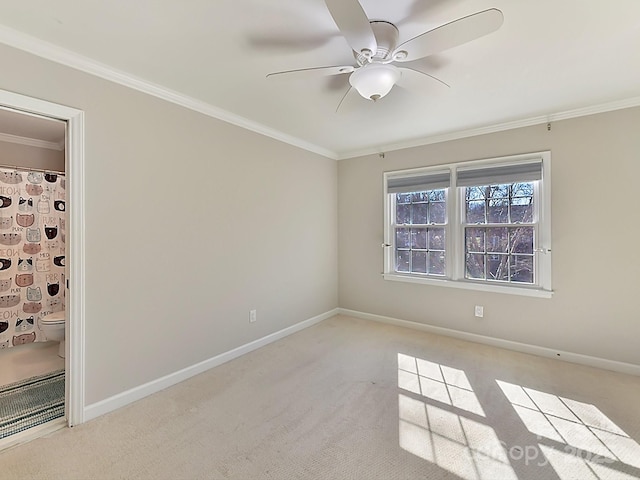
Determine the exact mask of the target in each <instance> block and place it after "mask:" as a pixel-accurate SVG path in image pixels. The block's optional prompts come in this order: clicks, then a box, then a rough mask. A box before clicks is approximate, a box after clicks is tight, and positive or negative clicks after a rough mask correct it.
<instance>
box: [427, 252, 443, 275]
mask: <svg viewBox="0 0 640 480" xmlns="http://www.w3.org/2000/svg"><path fill="white" fill-rule="evenodd" d="M429 273H430V274H432V275H444V252H429Z"/></svg>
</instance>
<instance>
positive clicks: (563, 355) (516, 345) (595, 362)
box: [338, 308, 640, 376]
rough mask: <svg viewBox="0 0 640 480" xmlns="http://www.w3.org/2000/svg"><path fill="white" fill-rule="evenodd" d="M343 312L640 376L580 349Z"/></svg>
mask: <svg viewBox="0 0 640 480" xmlns="http://www.w3.org/2000/svg"><path fill="white" fill-rule="evenodd" d="M338 313H339V314H340V315H347V316H350V317H356V318H361V319H364V320H374V321H376V322H382V323H388V324H391V325H397V326H400V327H407V328H412V329H414V330H421V331H423V332H428V333H435V334H437V335H443V336H446V337H453V338H458V339H461V340H467V341H469V342H475V343H482V344H485V345H491V346H493V347H499V348H505V349H507V350H514V351H516V352H521V353H528V354H531V355H537V356H539V357H547V358H555V359H556V360H564V361H566V362H571V363H577V364H580V365H587V366H589V367H596V368H602V369H605V370H611V371H614V372H620V373H627V374H629V375H637V376H640V365H635V364H632V363H624V362H617V361H615V360H607V359H605V358H599V357H591V356H589V355H582V354H580V353H572V352H564V351H561V350H553V349H551V348H546V347H540V346H537V345H530V344H527V343H520V342H513V341H511V340H503V339H501V338H494V337H488V336H485V335H478V334H476V333H468V332H462V331H460V330H452V329H450V328H444V327H436V326H433V325H427V324H424V323H417V322H410V321H408V320H400V319H397V318H392V317H385V316H382V315H375V314H372V313H365V312H358V311H356V310H348V309H346V308H338Z"/></svg>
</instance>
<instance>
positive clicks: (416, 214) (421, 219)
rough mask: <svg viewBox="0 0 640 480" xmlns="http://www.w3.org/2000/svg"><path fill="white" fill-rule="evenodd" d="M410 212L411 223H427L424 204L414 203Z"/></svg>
mask: <svg viewBox="0 0 640 480" xmlns="http://www.w3.org/2000/svg"><path fill="white" fill-rule="evenodd" d="M411 211H412V213H413V215H412V217H411V223H414V224H415V223H418V224H425V223H427V204H426V203H414V204H413V205H411Z"/></svg>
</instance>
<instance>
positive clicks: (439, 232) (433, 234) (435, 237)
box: [429, 228, 445, 250]
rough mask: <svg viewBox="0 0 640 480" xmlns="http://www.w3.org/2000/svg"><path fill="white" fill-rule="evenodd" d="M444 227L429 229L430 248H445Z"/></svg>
mask: <svg viewBox="0 0 640 480" xmlns="http://www.w3.org/2000/svg"><path fill="white" fill-rule="evenodd" d="M444 247H445V240H444V228H430V229H429V250H444Z"/></svg>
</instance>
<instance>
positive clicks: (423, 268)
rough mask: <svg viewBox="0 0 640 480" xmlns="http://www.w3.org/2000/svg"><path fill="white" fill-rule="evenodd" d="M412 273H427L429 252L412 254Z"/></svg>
mask: <svg viewBox="0 0 640 480" xmlns="http://www.w3.org/2000/svg"><path fill="white" fill-rule="evenodd" d="M411 258H412V260H411V271H412V272H415V273H427V252H411Z"/></svg>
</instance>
